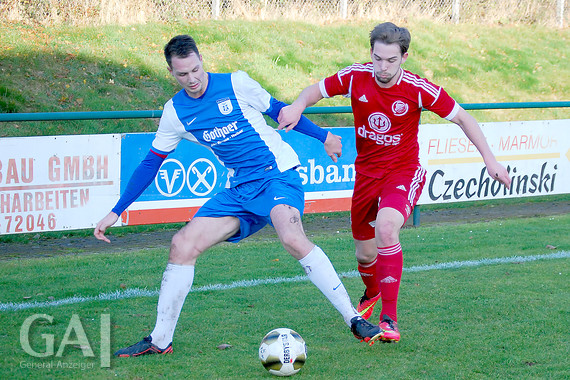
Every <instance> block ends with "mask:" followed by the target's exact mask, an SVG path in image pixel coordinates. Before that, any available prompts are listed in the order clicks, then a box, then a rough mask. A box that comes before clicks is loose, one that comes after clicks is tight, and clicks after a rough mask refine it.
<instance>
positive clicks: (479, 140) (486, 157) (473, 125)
mask: <svg viewBox="0 0 570 380" xmlns="http://www.w3.org/2000/svg"><path fill="white" fill-rule="evenodd" d="M451 121H452V122H454V123H455V124H457V125H459V126H460V127H461V129H462V130H463V132H464V133H465V135H466V136H467V137H468V138H469V140H471V142H472V143H473V144H474V145H475V146H476V147H477V150H479V153H481V156H482V157H483V161H485V166H486V167H487V172H488V173H489V175H490V176H491V177H492V178H493V179H496V180H497V181H499V182H501V183H502V184H503V185H505V186H506V187H507V189H510V187H511V178H510V177H509V173H508V172H507V169H505V167H504V166H503V165H501V164H500V163H499V162H498V161H497V159H496V158H495V155H494V154H493V152H492V151H491V148H490V147H489V144H488V143H487V139H486V138H485V135H483V131H482V130H481V127H479V124H478V123H477V121H476V120H475V118H474V117H473V116H471V115H470V114H469V113H467V111H465V110H464V109H463V108H460V109H459V111H458V112H457V115H455V117H454V118H453V119H451Z"/></svg>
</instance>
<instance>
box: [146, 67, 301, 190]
mask: <svg viewBox="0 0 570 380" xmlns="http://www.w3.org/2000/svg"><path fill="white" fill-rule="evenodd" d="M270 102H271V95H269V93H268V92H267V91H265V90H264V89H263V88H262V87H261V86H260V85H259V84H258V83H257V82H256V81H254V80H253V79H251V78H250V77H249V76H248V75H247V74H246V73H244V72H239V71H238V72H235V73H232V74H213V73H208V87H207V89H206V92H205V93H204V94H203V95H202V96H201V97H200V98H198V99H194V98H191V97H190V96H188V94H187V93H186V91H185V90H181V91H180V92H178V93H177V94H176V95H174V97H172V99H171V100H169V101H168V102H167V103H166V104H165V106H164V111H163V114H162V118H161V119H160V124H159V127H158V131H157V133H156V137H155V139H154V141H153V143H152V146H153V148H154V149H157V150H159V151H163V152H169V153H170V152H172V151H173V150H174V149H176V147H177V146H178V143H179V142H180V141H181V140H182V139H186V140H189V141H192V142H196V143H199V144H201V145H204V146H206V147H208V148H209V149H210V150H211V151H212V152H213V153H214V154H215V155H216V157H217V158H218V159H219V160H220V162H221V163H222V165H224V166H225V167H226V168H228V169H229V177H230V178H229V180H230V185H231V186H235V185H237V184H240V183H244V182H249V181H252V180H256V179H260V178H268V177H271V176H274V175H277V174H279V173H280V172H283V171H286V170H288V169H291V168H293V167H295V166H297V165H299V158H298V157H297V154H296V153H295V151H294V150H293V148H291V147H290V146H289V145H288V144H287V143H285V142H284V141H283V140H282V139H281V136H280V135H279V133H278V132H277V131H276V130H275V129H274V128H272V127H270V126H269V125H267V123H266V121H265V119H264V118H263V115H262V113H263V112H266V111H267V110H268V109H269V107H270Z"/></svg>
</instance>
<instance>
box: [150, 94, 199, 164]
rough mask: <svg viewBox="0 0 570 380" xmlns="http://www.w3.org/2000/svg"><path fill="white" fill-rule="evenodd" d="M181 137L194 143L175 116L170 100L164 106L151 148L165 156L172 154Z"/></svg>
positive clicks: (192, 137) (193, 139) (194, 140)
mask: <svg viewBox="0 0 570 380" xmlns="http://www.w3.org/2000/svg"><path fill="white" fill-rule="evenodd" d="M183 136H184V138H185V139H188V140H190V141H193V142H196V139H195V138H194V136H192V135H191V134H189V133H187V132H186V130H185V129H184V125H182V123H181V122H180V119H179V118H178V115H177V114H176V110H175V109H174V105H173V102H172V99H170V100H169V101H168V102H166V104H165V105H164V110H163V112H162V116H161V118H160V123H159V124H158V130H157V131H156V136H155V137H154V141H153V142H152V147H153V148H154V149H156V150H158V151H160V152H162V153H165V154H168V153H172V152H173V151H174V149H176V147H177V146H178V144H179V143H180V141H181V140H182V138H183Z"/></svg>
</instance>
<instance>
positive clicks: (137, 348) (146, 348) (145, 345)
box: [115, 335, 172, 358]
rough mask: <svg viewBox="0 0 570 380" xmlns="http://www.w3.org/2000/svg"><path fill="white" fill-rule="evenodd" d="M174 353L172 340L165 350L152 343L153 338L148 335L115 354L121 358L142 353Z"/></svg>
mask: <svg viewBox="0 0 570 380" xmlns="http://www.w3.org/2000/svg"><path fill="white" fill-rule="evenodd" d="M170 353H172V342H170V344H169V345H168V346H167V347H166V348H165V349H163V350H161V349H160V348H158V347H157V346H156V345H155V344H153V343H152V338H151V337H150V335H149V336H147V337H146V338H144V339H143V340H141V341H140V342H138V343H135V344H133V345H132V346H129V347H127V348H121V349H120V350H119V351H117V352H115V356H118V357H120V358H128V357H133V356H141V355H152V354H160V355H163V354H170Z"/></svg>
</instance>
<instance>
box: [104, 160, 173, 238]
mask: <svg viewBox="0 0 570 380" xmlns="http://www.w3.org/2000/svg"><path fill="white" fill-rule="evenodd" d="M165 157H166V155H165V156H164V157H163V156H162V155H158V154H157V153H155V152H153V150H152V149H151V150H150V151H149V152H148V154H147V155H146V157H145V159H144V160H142V161H141V163H140V164H139V166H137V168H136V169H135V171H134V172H133V175H132V176H131V179H130V180H129V182H128V183H127V187H126V189H125V191H124V192H123V194H122V195H121V197H120V198H119V201H118V202H117V204H116V205H115V207H113V209H112V210H111V212H110V213H109V214H107V216H106V217H104V218H103V219H101V221H99V223H97V226H96V227H95V230H94V231H93V235H95V237H96V238H97V239H99V240H103V241H106V242H107V243H110V242H111V241H110V240H109V239H108V238H107V237H106V236H105V231H106V230H107V228H109V227H110V226H112V225H113V224H115V222H116V221H117V220H118V219H119V215H121V213H122V212H123V211H124V210H125V209H126V208H127V207H129V205H130V204H131V203H133V202H134V201H135V200H136V199H137V198H138V197H139V196H140V195H141V194H142V192H143V191H144V190H145V189H146V188H147V187H148V186H149V185H150V183H151V182H152V181H153V180H154V177H156V173H158V169H160V165H161V164H162V162H163V161H164V158H165Z"/></svg>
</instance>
